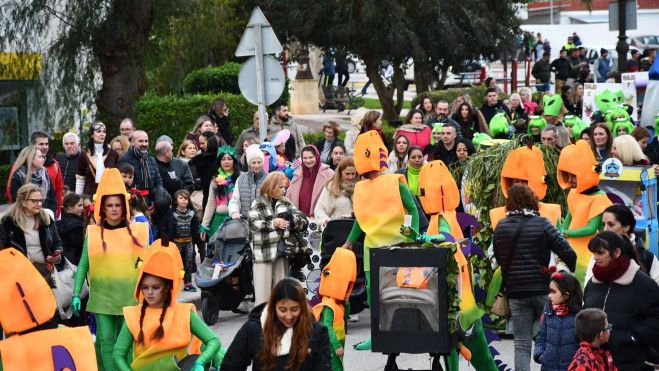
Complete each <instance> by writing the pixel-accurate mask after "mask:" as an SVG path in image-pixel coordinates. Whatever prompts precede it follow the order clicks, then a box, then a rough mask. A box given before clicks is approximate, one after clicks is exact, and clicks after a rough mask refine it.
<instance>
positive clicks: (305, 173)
mask: <svg viewBox="0 0 659 371" xmlns="http://www.w3.org/2000/svg"><path fill="white" fill-rule="evenodd" d="M309 147H311V148H312V149H313V151H314V154H315V156H316V164H315V165H314V166H313V167H312V168H311V169H310V168H308V167H306V166H305V165H304V164H302V185H301V186H300V195H299V196H298V197H299V198H298V204H299V206H298V208H299V209H300V211H302V212H303V213H304V215H311V214H312V213H313V210H312V209H311V197H312V195H313V186H314V184H315V183H316V177H317V176H318V170H320V152H318V149H317V148H316V146H314V145H308V146H306V147H304V149H303V151H304V150H307V152H308V149H309Z"/></svg>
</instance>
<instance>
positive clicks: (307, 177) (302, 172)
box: [286, 145, 334, 216]
mask: <svg viewBox="0 0 659 371" xmlns="http://www.w3.org/2000/svg"><path fill="white" fill-rule="evenodd" d="M300 154H301V156H302V166H300V167H299V168H298V169H297V170H296V171H295V174H294V175H293V179H291V184H290V186H289V187H288V191H287V192H286V197H288V199H290V200H291V202H292V203H293V205H295V207H297V208H298V209H300V211H302V212H303V213H304V215H306V216H313V212H314V209H315V208H316V202H318V197H319V196H320V192H322V190H323V187H324V186H325V184H327V182H328V181H329V180H330V179H331V178H332V176H333V175H334V171H333V170H332V169H330V167H329V166H328V165H326V164H323V163H322V162H321V161H320V152H318V149H317V148H316V146H313V145H308V146H306V147H304V148H302V151H301V152H300Z"/></svg>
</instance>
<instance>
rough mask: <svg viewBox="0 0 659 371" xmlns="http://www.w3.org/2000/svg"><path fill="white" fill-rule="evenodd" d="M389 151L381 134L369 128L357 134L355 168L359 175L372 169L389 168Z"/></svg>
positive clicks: (378, 170)
mask: <svg viewBox="0 0 659 371" xmlns="http://www.w3.org/2000/svg"><path fill="white" fill-rule="evenodd" d="M388 157H389V153H388V152H387V148H386V147H385V146H384V143H382V138H381V137H380V134H379V133H378V132H377V131H375V130H369V131H367V132H365V133H363V134H359V135H358V136H357V140H356V141H355V152H354V160H355V169H356V170H357V172H358V173H359V175H363V174H366V173H370V172H372V171H377V172H382V171H384V170H385V169H386V168H387V158H388Z"/></svg>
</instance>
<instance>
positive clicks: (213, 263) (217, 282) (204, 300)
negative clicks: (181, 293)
mask: <svg viewBox="0 0 659 371" xmlns="http://www.w3.org/2000/svg"><path fill="white" fill-rule="evenodd" d="M249 241H250V231H249V225H248V224H247V221H245V220H242V219H227V220H225V221H224V223H222V225H221V226H220V229H219V230H218V232H217V233H216V234H215V236H214V239H212V240H211V241H209V243H208V247H209V250H208V251H207V252H206V254H207V255H206V257H205V258H204V260H203V261H202V263H201V265H200V266H199V269H198V270H197V273H196V275H195V281H196V282H197V287H199V288H200V289H201V314H202V317H203V319H204V322H206V324H208V325H213V324H215V322H217V318H218V316H219V311H220V310H234V309H236V308H238V306H239V305H240V303H241V302H242V301H243V300H244V299H245V296H247V295H248V294H250V293H253V292H254V286H253V284H252V250H251V248H250V244H249ZM211 246H212V248H213V249H212V250H211ZM214 273H215V275H214Z"/></svg>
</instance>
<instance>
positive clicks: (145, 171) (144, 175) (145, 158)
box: [130, 146, 151, 189]
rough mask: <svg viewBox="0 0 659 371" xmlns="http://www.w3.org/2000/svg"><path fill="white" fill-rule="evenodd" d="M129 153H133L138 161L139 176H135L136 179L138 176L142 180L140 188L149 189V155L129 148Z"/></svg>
mask: <svg viewBox="0 0 659 371" xmlns="http://www.w3.org/2000/svg"><path fill="white" fill-rule="evenodd" d="M130 151H133V155H134V156H135V157H137V159H138V160H140V171H141V173H140V174H135V176H136V177H137V176H138V175H139V176H140V177H141V179H142V187H143V189H149V188H151V174H149V155H148V154H147V153H146V152H142V151H140V150H139V149H137V148H135V147H133V146H131V147H130Z"/></svg>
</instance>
